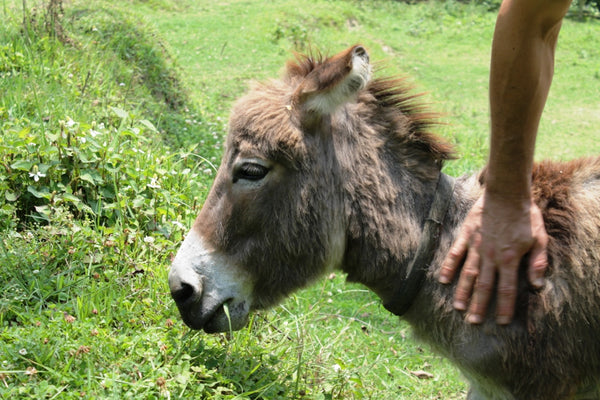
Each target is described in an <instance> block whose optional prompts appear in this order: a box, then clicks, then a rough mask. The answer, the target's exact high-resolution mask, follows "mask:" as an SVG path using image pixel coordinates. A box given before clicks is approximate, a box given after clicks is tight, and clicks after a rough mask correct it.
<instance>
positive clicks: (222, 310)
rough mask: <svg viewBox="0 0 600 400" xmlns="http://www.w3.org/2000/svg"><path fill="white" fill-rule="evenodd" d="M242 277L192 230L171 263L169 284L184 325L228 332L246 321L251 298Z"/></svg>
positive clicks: (224, 258)
mask: <svg viewBox="0 0 600 400" xmlns="http://www.w3.org/2000/svg"><path fill="white" fill-rule="evenodd" d="M200 271H201V272H200ZM246 278H248V277H247V275H246V273H245V272H244V271H242V270H241V269H240V268H237V267H236V266H233V265H230V263H228V260H227V259H226V257H225V256H223V255H221V254H219V253H218V252H215V251H214V250H212V249H211V248H210V247H208V246H206V244H205V243H204V241H203V240H202V238H201V237H200V235H198V234H197V233H195V231H194V230H193V229H192V230H191V231H190V232H189V233H188V235H187V236H186V239H185V240H184V242H183V244H182V245H181V248H180V250H179V251H178V252H177V255H176V256H175V259H174V260H173V263H172V265H171V270H170V272H169V287H170V290H171V295H172V296H173V298H174V299H175V301H176V303H177V307H178V308H179V312H180V314H181V317H182V319H183V321H184V322H185V324H186V325H187V326H189V327H190V328H192V329H203V330H204V331H205V332H207V333H216V332H228V331H235V330H240V329H242V328H243V327H244V326H245V325H246V324H247V322H248V315H249V313H250V307H251V305H252V297H251V285H250V281H249V279H246Z"/></svg>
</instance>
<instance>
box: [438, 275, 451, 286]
mask: <svg viewBox="0 0 600 400" xmlns="http://www.w3.org/2000/svg"><path fill="white" fill-rule="evenodd" d="M438 281H439V282H440V283H441V284H443V285H447V284H449V283H450V279H448V278H446V277H445V276H441V275H440V277H439V278H438Z"/></svg>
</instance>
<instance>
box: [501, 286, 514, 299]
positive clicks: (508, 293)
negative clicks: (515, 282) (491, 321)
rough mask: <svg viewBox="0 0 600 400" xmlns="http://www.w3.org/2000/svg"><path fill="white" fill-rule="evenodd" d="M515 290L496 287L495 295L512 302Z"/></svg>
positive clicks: (509, 287) (512, 287) (506, 287)
mask: <svg viewBox="0 0 600 400" xmlns="http://www.w3.org/2000/svg"><path fill="white" fill-rule="evenodd" d="M516 292H517V288H516V287H514V286H508V285H498V289H497V293H498V296H499V297H500V298H503V299H505V300H512V299H514V298H515V297H516V294H517V293H516Z"/></svg>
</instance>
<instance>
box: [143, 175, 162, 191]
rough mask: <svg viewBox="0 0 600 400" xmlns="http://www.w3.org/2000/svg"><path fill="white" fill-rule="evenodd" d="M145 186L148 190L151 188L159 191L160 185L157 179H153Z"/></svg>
mask: <svg viewBox="0 0 600 400" xmlns="http://www.w3.org/2000/svg"><path fill="white" fill-rule="evenodd" d="M146 186H148V187H149V188H152V189H160V184H159V183H158V178H156V177H154V178H152V179H150V183H149V184H147V185H146Z"/></svg>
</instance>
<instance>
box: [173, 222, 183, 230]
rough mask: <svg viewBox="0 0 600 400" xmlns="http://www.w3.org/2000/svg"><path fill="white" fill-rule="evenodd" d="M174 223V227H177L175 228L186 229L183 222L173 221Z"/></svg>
mask: <svg viewBox="0 0 600 400" xmlns="http://www.w3.org/2000/svg"><path fill="white" fill-rule="evenodd" d="M172 223H173V225H175V226H176V227H178V228H179V229H185V225H184V224H182V223H181V222H179V221H173V222H172Z"/></svg>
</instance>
